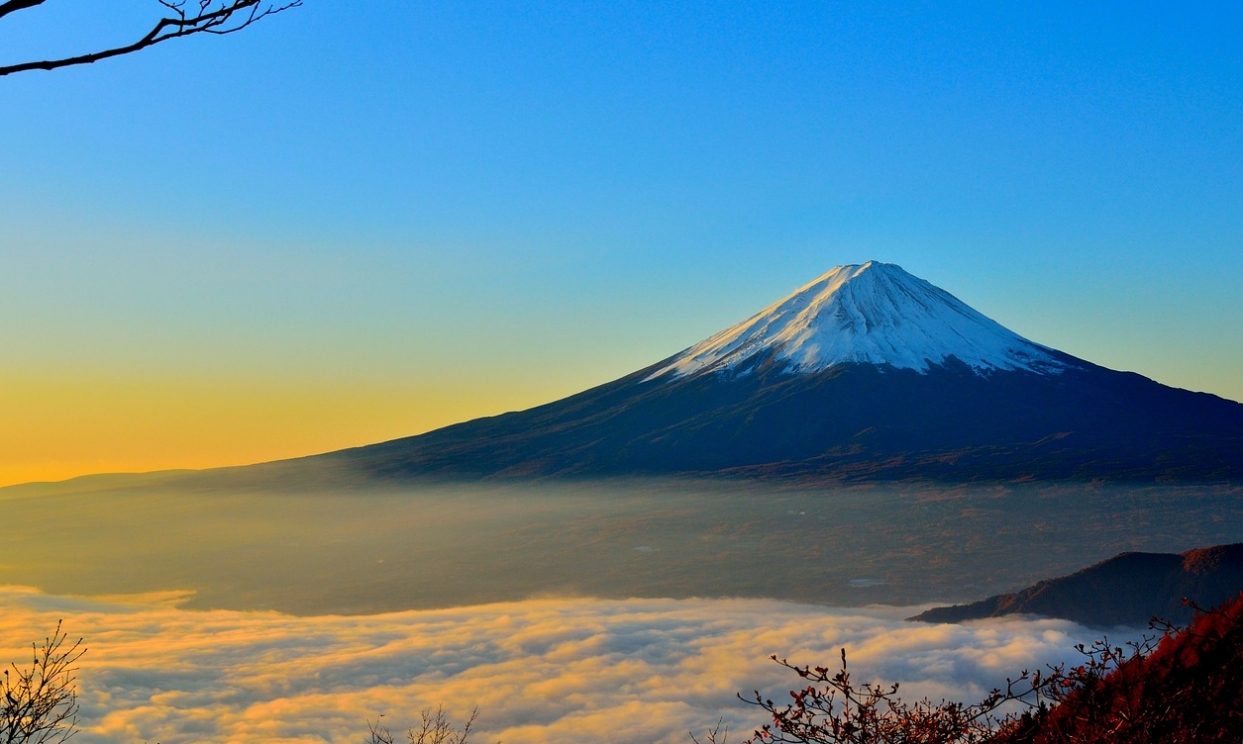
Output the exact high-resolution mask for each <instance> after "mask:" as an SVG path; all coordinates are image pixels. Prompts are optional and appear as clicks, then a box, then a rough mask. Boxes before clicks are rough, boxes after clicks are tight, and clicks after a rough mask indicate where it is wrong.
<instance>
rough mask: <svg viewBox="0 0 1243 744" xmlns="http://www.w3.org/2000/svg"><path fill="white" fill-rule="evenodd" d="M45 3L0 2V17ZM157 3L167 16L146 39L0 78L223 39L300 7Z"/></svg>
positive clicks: (293, 1)
mask: <svg viewBox="0 0 1243 744" xmlns="http://www.w3.org/2000/svg"><path fill="white" fill-rule="evenodd" d="M46 1H47V0H8V1H7V2H3V3H0V18H4V16H6V15H8V14H9V13H14V12H16V11H19V10H24V9H26V8H31V7H35V6H37V5H42V4H44V3H45V2H46ZM157 2H159V4H160V5H162V6H164V8H165V9H166V10H167V11H168V12H169V15H167V16H165V17H164V18H161V19H160V20H159V22H158V23H156V24H155V26H154V27H153V28H152V29H151V30H150V31H149V32H147V34H146V35H145V36H143V37H141V38H139V39H138V40H137V41H135V42H133V43H131V44H126V45H124V46H118V47H113V48H110V49H104V50H101V51H97V52H89V53H87V54H80V55H77V56H75V57H63V58H61V59H52V60H41V61H36V62H20V63H17V64H11V65H5V66H0V76H4V75H11V74H13V73H15V72H26V71H27V70H55V69H57V68H60V67H70V66H72V65H86V64H91V63H92V62H98V61H100V60H102V59H108V58H109V57H118V56H120V55H122V54H130V53H132V52H137V51H139V50H141V49H146V48H147V47H150V46H155V45H156V44H159V43H161V42H165V41H168V40H169V39H177V38H180V37H183V36H191V35H193V34H215V35H217V36H223V35H225V34H231V33H234V32H237V31H241V30H242V29H244V28H246V27H247V26H250V25H251V24H253V23H256V22H257V21H259V20H260V19H263V18H266V17H267V16H270V15H275V14H277V13H280V12H281V11H284V10H289V9H290V8H296V7H300V6H301V5H302V0H288V1H287V2H284V3H280V4H277V3H274V2H270V0H229V1H227V2H224V1H222V2H217V0H196V2H195V3H194V5H191V6H190V11H187V10H186V5H187V0H180V1H173V0H157Z"/></svg>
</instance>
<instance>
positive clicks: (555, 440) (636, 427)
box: [316, 261, 1243, 482]
mask: <svg viewBox="0 0 1243 744" xmlns="http://www.w3.org/2000/svg"><path fill="white" fill-rule="evenodd" d="M316 459H319V460H326V461H331V462H333V463H335V464H337V465H339V466H340V465H343V466H346V467H347V468H349V469H350V470H354V471H357V472H359V473H360V474H363V475H366V476H368V477H375V478H383V479H412V478H437V479H472V480H473V479H481V478H488V479H493V478H528V477H547V476H572V477H597V476H627V475H674V474H677V475H694V476H730V477H740V478H747V477H761V478H769V477H771V478H782V479H794V480H808V481H834V482H850V481H868V480H929V481H952V482H975V481H997V480H1000V481H1023V480H1106V481H1132V482H1134V481H1141V482H1142V481H1147V482H1172V481H1174V482H1190V481H1217V482H1221V481H1227V482H1229V481H1238V480H1241V479H1243V405H1240V404H1239V403H1236V402H1233V401H1229V400H1225V399H1222V398H1219V397H1217V396H1214V395H1209V394H1205V393H1195V392H1189V391H1186V390H1180V389H1176V388H1171V387H1167V386H1165V385H1161V384H1159V383H1157V382H1154V381H1153V380H1150V379H1148V378H1145V377H1142V376H1140V375H1138V374H1134V373H1130V372H1118V371H1114V370H1109V369H1106V368H1103V367H1100V366H1097V365H1095V364H1092V363H1090V362H1087V361H1085V360H1083V359H1078V358H1076V357H1073V356H1071V355H1069V354H1065V353H1062V352H1060V351H1057V350H1056V349H1052V348H1049V347H1047V346H1042V345H1040V344H1038V343H1035V342H1032V341H1029V340H1027V339H1026V338H1023V337H1022V336H1020V335H1018V334H1016V333H1014V332H1012V331H1010V330H1008V329H1006V328H1004V327H1003V326H1001V325H1000V324H998V323H996V322H994V321H993V320H990V319H989V318H987V317H985V316H984V315H982V314H981V313H979V312H977V311H975V310H973V309H972V308H970V307H968V306H967V305H966V304H965V303H963V302H962V301H960V300H958V299H957V298H956V297H954V296H953V295H951V294H949V293H948V292H946V291H944V290H942V289H940V288H938V287H935V286H933V285H932V284H930V283H928V282H926V281H924V280H922V279H919V278H918V277H915V276H912V275H911V274H909V273H907V272H906V271H904V270H902V269H901V268H900V267H898V266H896V265H893V264H884V263H879V262H875V261H870V262H868V263H864V264H860V265H848V266H839V267H837V268H834V269H833V270H831V271H829V272H828V273H826V274H824V275H823V276H821V277H819V278H818V279H816V280H815V281H813V282H811V283H810V284H807V285H806V286H804V287H802V288H800V289H798V290H796V291H795V292H794V293H793V294H791V295H789V296H788V297H786V298H784V299H782V300H780V301H779V302H776V303H774V304H773V305H770V306H769V307H767V308H765V309H764V310H762V311H761V312H759V313H758V314H756V315H754V316H752V317H751V318H749V319H747V320H745V321H743V322H742V323H739V324H738V325H735V326H733V327H731V328H727V329H726V330H724V331H721V332H720V333H718V334H716V335H714V336H712V337H710V338H708V339H705V340H704V341H701V342H700V343H698V344H695V345H694V346H691V347H690V348H688V349H686V350H684V351H682V352H680V353H678V354H675V355H674V356H672V357H669V358H667V359H664V360H661V361H659V362H657V363H655V364H653V365H651V366H649V367H646V368H644V369H641V370H638V371H636V372H634V373H632V374H629V375H626V376H625V377H622V378H621V379H618V380H615V381H613V382H610V383H607V384H604V385H601V386H599V387H596V388H593V389H590V390H587V391H585V392H582V393H579V394H577V395H573V396H570V397H568V398H565V399H562V400H559V401H556V402H553V403H549V404H547V405H543V406H539V407H536V408H532V409H529V410H526V411H520V412H514V413H506V414H504V415H500V416H494V417H489V418H483V419H477V420H473V421H468V422H465V423H461V424H457V425H454V426H449V427H446V428H443V429H439V430H436V431H432V432H429V433H426V434H422V435H419V436H414V437H408V438H404V439H398V440H394V441H390V442H384V443H381V444H375V445H370V446H366V447H360V448H356V449H351V450H343V451H340V452H334V453H329V454H326V455H320V456H318V457H317V458H316Z"/></svg>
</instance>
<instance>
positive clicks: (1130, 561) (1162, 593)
mask: <svg viewBox="0 0 1243 744" xmlns="http://www.w3.org/2000/svg"><path fill="white" fill-rule="evenodd" d="M1239 592H1243V543H1236V544H1233V545H1217V546H1214V547H1211V548H1202V549H1199V550H1188V551H1187V552H1185V553H1180V554H1174V553H1122V554H1120V555H1117V556H1115V557H1113V558H1110V559H1109V560H1106V561H1102V562H1100V563H1098V564H1096V565H1095V566H1090V567H1088V568H1085V569H1083V570H1082V571H1078V572H1076V573H1073V574H1071V575H1069V576H1062V577H1059V578H1056V579H1049V580H1046V581H1041V582H1039V583H1038V584H1036V585H1034V586H1030V587H1027V588H1026V589H1023V590H1021V591H1019V592H1015V593H1014V594H999V595H996V596H994V597H989V598H988V599H985V600H981V601H979V602H975V603H972V604H967V605H954V606H952V607H934V608H933V609H931V610H928V611H926V612H923V613H921V614H919V615H916V616H915V617H913V618H911V619H912V620H921V621H924V622H939V623H956V622H962V621H963V620H974V619H979V618H985V617H1000V616H1002V615H1011V614H1016V613H1026V614H1031V615H1045V616H1048V617H1060V618H1064V619H1066V620H1073V621H1075V622H1077V623H1082V624H1085V625H1137V626H1143V625H1145V624H1146V623H1147V622H1148V621H1149V620H1150V619H1151V618H1153V617H1160V618H1163V619H1165V620H1170V621H1173V622H1175V623H1184V622H1186V621H1188V620H1190V619H1191V617H1192V615H1193V611H1192V610H1191V608H1189V607H1187V606H1186V605H1184V604H1183V601H1182V600H1183V597H1186V598H1188V599H1190V600H1191V601H1193V602H1195V603H1196V604H1197V605H1199V606H1201V607H1205V608H1208V607H1214V606H1216V605H1218V604H1221V603H1222V602H1224V601H1226V600H1228V599H1230V598H1232V597H1235V596H1236V595H1238V594H1239Z"/></svg>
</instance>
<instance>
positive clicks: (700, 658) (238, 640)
mask: <svg viewBox="0 0 1243 744" xmlns="http://www.w3.org/2000/svg"><path fill="white" fill-rule="evenodd" d="M175 600H176V596H175V595H165V596H159V595H155V596H149V597H146V598H143V602H142V603H141V604H125V603H122V602H121V601H120V600H118V599H116V598H113V599H109V600H101V599H81V598H68V597H56V596H50V595H45V594H41V593H39V592H37V591H35V590H32V589H26V588H21V587H0V659H3V660H13V661H19V662H20V661H21V660H22V659H26V658H28V656H29V643H30V641H31V640H32V639H35V638H42V637H43V636H44V635H46V634H47V633H48V632H49V631H50V630H51V628H53V627H54V626H55V624H56V621H57V620H58V619H61V618H63V619H64V621H65V628H66V630H67V631H68V632H69V633H70V634H71V635H73V636H75V637H76V636H82V637H83V638H85V639H86V645H87V646H88V648H89V651H88V653H87V655H86V656H85V657H84V658H83V659H82V662H81V671H80V687H81V695H80V700H81V703H82V715H81V719H82V729H83V731H82V733H81V734H80V735H79V737H78V739H77V740H78V741H81V742H83V743H84V744H86V743H87V742H101V743H102V742H136V741H160V742H163V743H164V744H179V743H181V742H258V741H266V742H272V741H276V742H342V743H344V742H359V741H361V740H363V739H364V738H365V735H366V730H367V721H368V719H370V720H373V721H374V720H376V718H377V716H379V715H381V714H383V715H384V718H383V719H382V720H383V722H384V723H385V724H387V725H389V726H390V727H391V728H393V729H394V730H395V731H396V730H399V729H402V728H404V727H406V726H409V725H411V724H413V723H415V722H416V721H417V718H418V711H419V710H420V709H423V708H427V707H435V706H436V705H438V704H440V703H443V704H444V706H445V708H446V710H448V711H450V712H451V713H453V714H454V715H455V717H458V718H460V717H461V716H464V715H465V714H467V713H468V712H469V711H470V709H471V708H473V707H474V706H478V707H479V709H480V718H479V721H478V723H477V729H476V730H477V731H479V734H480V735H479V737H478V738H477V739H472V740H474V741H479V742H492V741H496V740H497V739H500V740H503V741H504V742H506V744H525V743H531V744H534V743H536V742H550V743H558V742H564V743H566V744H568V743H570V742H574V743H575V744H579V743H581V742H599V741H607V742H617V743H619V744H625V743H630V742H633V743H635V744H638V743H640V742H642V744H650V743H651V742H679V743H681V744H685V743H686V742H688V741H689V737H688V736H687V732H688V731H695V732H696V733H698V732H702V731H703V730H705V729H706V728H708V727H710V726H712V725H713V724H715V723H716V721H717V720H718V719H719V718H724V719H725V722H726V723H727V724H728V725H729V726H730V727H731V730H732V731H735V732H738V733H739V734H748V733H750V731H751V730H752V729H753V728H755V727H756V726H757V725H759V724H761V723H764V722H765V719H764V717H763V715H762V714H761V713H760V712H759V711H758V710H756V709H754V708H749V707H747V706H745V705H743V704H742V703H741V702H739V701H738V699H737V698H736V697H735V693H737V692H739V691H750V690H753V689H757V688H758V689H760V690H761V691H764V692H765V693H766V694H769V695H771V696H773V697H774V698H776V696H778V695H782V696H784V692H785V691H786V690H789V689H790V688H791V687H794V686H796V684H797V682H798V679H797V678H796V677H794V676H793V675H792V674H791V673H790V672H788V671H787V670H783V669H781V668H779V667H778V666H777V665H776V664H774V663H773V662H772V661H771V660H770V659H769V658H768V657H769V655H770V654H779V655H781V656H784V657H788V658H789V659H790V660H791V661H795V662H799V663H813V664H814V663H824V664H827V665H831V664H833V663H834V661H835V659H836V658H837V654H838V649H839V648H841V647H843V646H844V647H846V649H847V653H848V654H849V658H850V663H851V667H852V670H853V671H854V672H855V673H856V676H857V678H858V679H860V680H863V679H876V680H884V681H899V682H901V683H902V686H903V693H904V695H905V696H908V697H912V698H917V697H923V696H928V697H930V698H933V699H940V698H942V697H948V698H950V699H962V700H974V699H978V698H979V697H981V696H982V695H983V694H984V693H986V692H987V690H988V689H989V688H991V687H994V686H997V685H999V684H1003V683H1004V681H1005V678H1006V677H1007V676H1013V675H1015V674H1017V673H1018V672H1019V671H1020V670H1022V669H1023V668H1038V667H1040V666H1042V665H1044V664H1045V663H1049V662H1054V661H1059V660H1067V659H1072V658H1074V657H1075V652H1074V651H1073V650H1072V647H1073V645H1074V644H1075V643H1078V642H1083V641H1087V640H1090V639H1091V638H1093V637H1094V635H1095V634H1094V633H1093V632H1092V631H1089V630H1086V629H1084V628H1082V627H1079V626H1077V625H1074V624H1073V623H1069V622H1064V621H1058V620H1031V619H1018V620H1004V621H990V622H985V623H979V624H973V625H925V624H917V623H908V622H904V621H903V620H902V618H903V617H906V616H909V615H910V614H912V612H914V610H913V609H912V608H866V609H832V608H825V607H815V606H807V605H798V604H793V603H788V602H778V601H767V600H729V599H713V600H695V599H692V600H660V599H631V600H598V599H539V600H529V601H524V602H513V603H504V604H490V605H483V606H476V607H464V608H457V609H446V610H433V611H410V612H399V613H390V614H383V615H365V616H319V617H295V616H290V615H283V614H278V613H272V612H236V611H190V610H182V609H178V608H177V607H176V606H174V601H175ZM701 738H702V737H701ZM732 738H733V737H731V739H732ZM740 738H741V737H740Z"/></svg>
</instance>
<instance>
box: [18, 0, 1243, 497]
mask: <svg viewBox="0 0 1243 744" xmlns="http://www.w3.org/2000/svg"><path fill="white" fill-rule="evenodd" d="M1079 5H1080V4H1077V3H1076V4H1071V3H1042V4H1029V5H1025V6H1016V5H1011V4H1000V3H983V2H981V3H976V4H958V3H950V2H945V3H910V4H902V5H900V4H888V3H884V4H882V3H876V4H872V5H869V4H864V3H849V4H847V3H841V4H833V3H823V2H821V3H797V2H791V3H783V4H781V5H780V7H776V6H777V4H774V3H767V2H756V3H729V2H703V3H669V2H662V3H656V2H652V3H627V2H617V3H608V4H605V3H582V2H534V3H533V2H514V3H454V2H436V3H427V2H405V1H396V0H394V1H392V2H365V3H364V2H351V3H347V2H340V1H339V0H338V1H336V2H334V1H333V0H306V5H305V7H303V8H300V9H296V10H293V11H290V12H289V13H286V14H283V15H281V16H279V17H275V18H270V19H267V20H265V21H264V22H263V23H261V24H259V25H257V26H255V27H253V28H251V29H247V30H246V31H244V32H242V33H239V34H235V35H232V36H228V37H222V38H194V39H188V40H183V41H174V42H170V43H168V44H166V45H164V46H162V47H158V48H155V49H151V50H147V51H144V52H141V53H139V54H136V55H132V56H129V57H122V58H118V59H114V60H111V61H107V62H102V63H99V64H96V65H92V66H87V67H81V68H74V69H66V70H60V71H56V72H51V73H42V72H30V73H24V74H21V75H16V76H11V77H8V78H0V107H2V111H3V115H2V116H0V483H12V482H20V481H26V480H34V479H48V478H63V477H68V476H72V475H77V474H81V473H88V472H100V471H113V470H151V469H159V468H166V467H204V466H211V465H224V464H240V463H247V462H254V461H259V460H266V459H274V458H278V457H288V456H296V455H301V454H309V453H312V452H317V451H324V450H329V449H334V448H339V447H345V446H351V445H357V444H363V443H367V442H373V441H379V440H383V439H387V438H392V437H396V436H401V435H406V434H413V433H417V432H421V431H426V430H428V429H430V428H434V427H436V426H440V425H443V424H448V423H452V422H454V421H458V420H462V419H466V418H470V417H475V416H480V415H486V414H492V413H499V412H501V411H505V410H512V409H516V408H523V407H527V406H530V405H534V404H537V403H541V402H546V401H548V400H552V399H555V398H557V397H561V396H563V395H567V394H570V393H573V392H577V391H578V390H581V389H584V388H586V387H589V386H591V385H594V384H599V383H602V382H606V381H608V380H611V379H614V378H616V377H619V376H621V375H623V374H626V373H628V372H630V371H632V370H634V369H637V368H639V367H642V366H645V365H647V364H649V363H651V362H654V361H656V360H658V359H661V358H663V357H665V356H667V355H669V354H671V353H673V352H676V351H678V350H680V349H682V348H684V347H686V346H689V345H690V344H692V343H694V342H695V341H698V340H699V339H701V338H703V337H705V336H707V335H709V334H711V333H713V332H715V331H717V330H719V329H721V328H723V327H725V326H727V325H730V324H733V323H735V322H737V321H739V320H741V319H743V318H744V317H746V316H748V315H750V314H751V313H753V312H755V311H757V310H758V309H760V308H761V307H762V306H764V305H765V304H767V303H769V302H771V301H773V300H775V299H777V298H779V297H780V296H782V295H784V294H786V293H788V292H789V291H791V290H792V289H794V288H795V287H797V286H799V285H801V284H803V283H806V282H808V281H810V280H811V279H813V278H814V277H816V276H817V275H819V274H821V273H823V272H825V271H827V270H828V269H829V268H831V267H833V266H835V265H838V264H843V263H859V262H862V261H865V260H868V259H879V260H883V261H891V262H895V263H898V264H900V265H902V266H903V267H904V268H906V269H907V270H908V271H910V272H912V273H914V274H916V275H918V276H922V277H923V278H925V279H928V280H929V281H931V282H933V283H934V284H937V285H939V286H941V287H943V288H945V289H947V290H949V291H950V292H952V293H954V294H955V295H957V296H958V297H960V298H961V299H963V300H964V301H966V302H967V303H968V304H971V305H972V306H974V307H975V308H976V309H978V310H980V311H981V312H984V313H985V314H986V315H989V316H991V317H993V318H994V319H996V320H998V321H999V322H1001V323H1002V324H1004V325H1006V326H1008V327H1010V328H1012V329H1013V330H1015V331H1017V332H1019V333H1021V334H1023V335H1025V336H1027V337H1029V338H1032V339H1033V340H1036V341H1039V342H1041V343H1045V344H1048V345H1051V346H1054V347H1057V348H1060V349H1062V350H1064V351H1067V352H1070V353H1072V354H1075V355H1078V356H1081V357H1084V358H1087V359H1089V360H1092V361H1095V362H1097V363H1100V364H1104V365H1106V366H1110V367H1114V368H1119V369H1129V370H1135V371H1138V372H1141V373H1143V374H1145V375H1148V376H1150V377H1153V378H1155V379H1157V380H1159V381H1161V382H1164V383H1167V384H1172V385H1177V386H1180V387H1186V388H1191V389H1195V390H1205V391H1209V392H1213V393H1217V394H1219V395H1222V396H1225V397H1229V398H1233V399H1236V400H1238V399H1243V291H1240V284H1241V283H1243V6H1241V5H1239V4H1237V3H1220V4H1214V3H1197V4H1194V5H1193V6H1192V7H1178V6H1175V5H1174V4H1170V5H1165V6H1160V5H1155V4H1137V3H1115V4H1092V5H1091V7H1089V8H1086V9H1085V8H1083V7H1079ZM110 6H118V7H119V6H124V7H120V8H119V9H118V7H110ZM156 7H157V6H156V3H155V2H154V0H150V2H147V1H146V0H132V1H131V2H128V3H119V2H118V3H100V2H98V1H97V0H89V1H88V0H52V2H51V3H49V6H48V7H47V8H43V9H36V10H30V11H24V12H22V13H20V14H15V15H13V16H10V17H9V18H7V19H5V20H4V21H3V22H0V60H3V61H10V60H17V59H23V58H28V57H31V56H37V55H44V54H56V53H57V52H61V51H79V50H81V49H82V48H84V47H87V46H91V45H94V44H97V43H98V41H99V40H100V39H105V40H118V41H119V40H125V39H128V38H129V37H131V36H134V35H136V34H137V33H139V32H140V31H141V30H143V29H145V27H146V26H147V25H149V23H150V19H151V18H152V17H153V15H152V14H151V13H144V11H148V10H153V9H156Z"/></svg>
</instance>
